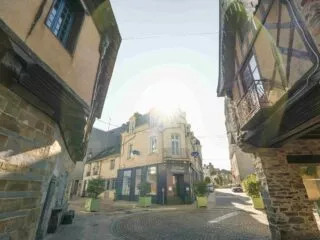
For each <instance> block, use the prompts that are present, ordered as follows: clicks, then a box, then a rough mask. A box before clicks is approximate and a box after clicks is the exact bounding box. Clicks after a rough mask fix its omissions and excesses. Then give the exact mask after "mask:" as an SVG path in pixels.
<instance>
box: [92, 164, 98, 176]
mask: <svg viewBox="0 0 320 240" xmlns="http://www.w3.org/2000/svg"><path fill="white" fill-rule="evenodd" d="M92 170H93V175H98V174H99V163H94V164H93V168H92Z"/></svg>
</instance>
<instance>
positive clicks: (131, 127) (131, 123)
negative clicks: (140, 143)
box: [129, 119, 136, 133]
mask: <svg viewBox="0 0 320 240" xmlns="http://www.w3.org/2000/svg"><path fill="white" fill-rule="evenodd" d="M135 128H136V120H135V119H132V120H130V121H129V133H133V132H134V130H135Z"/></svg>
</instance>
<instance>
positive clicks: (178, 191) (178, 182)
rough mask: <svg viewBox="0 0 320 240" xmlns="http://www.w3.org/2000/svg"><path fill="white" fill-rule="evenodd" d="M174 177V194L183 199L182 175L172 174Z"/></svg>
mask: <svg viewBox="0 0 320 240" xmlns="http://www.w3.org/2000/svg"><path fill="white" fill-rule="evenodd" d="M174 178H175V195H176V196H177V197H179V198H180V199H181V201H184V197H185V196H184V195H185V194H184V176H183V174H174Z"/></svg>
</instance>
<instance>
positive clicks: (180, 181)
mask: <svg viewBox="0 0 320 240" xmlns="http://www.w3.org/2000/svg"><path fill="white" fill-rule="evenodd" d="M200 178H201V174H200V173H199V172H197V171H195V170H194V169H193V168H192V167H191V166H190V164H189V163H188V162H181V163H177V161H172V162H169V161H168V162H166V163H162V164H156V165H148V166H143V167H136V168H128V169H121V170H119V172H118V180H117V186H116V193H117V200H126V201H138V199H139V188H138V186H139V184H140V183H141V182H142V181H147V182H149V183H150V185H151V192H150V196H151V197H152V202H153V203H157V204H185V203H192V202H193V200H194V198H193V189H192V185H193V183H194V182H195V181H198V180H200Z"/></svg>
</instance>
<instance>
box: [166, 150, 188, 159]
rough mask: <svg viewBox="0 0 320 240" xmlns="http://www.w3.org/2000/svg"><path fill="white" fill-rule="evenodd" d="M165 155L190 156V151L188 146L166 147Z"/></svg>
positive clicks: (177, 157)
mask: <svg viewBox="0 0 320 240" xmlns="http://www.w3.org/2000/svg"><path fill="white" fill-rule="evenodd" d="M163 157H165V158H174V159H179V158H180V159H181V158H184V159H185V158H188V151H187V149H186V148H164V149H163Z"/></svg>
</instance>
